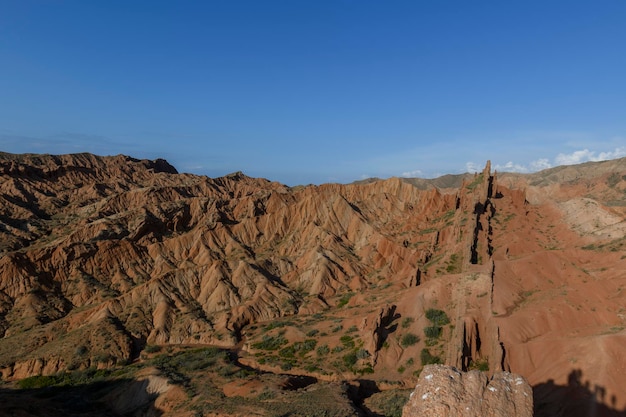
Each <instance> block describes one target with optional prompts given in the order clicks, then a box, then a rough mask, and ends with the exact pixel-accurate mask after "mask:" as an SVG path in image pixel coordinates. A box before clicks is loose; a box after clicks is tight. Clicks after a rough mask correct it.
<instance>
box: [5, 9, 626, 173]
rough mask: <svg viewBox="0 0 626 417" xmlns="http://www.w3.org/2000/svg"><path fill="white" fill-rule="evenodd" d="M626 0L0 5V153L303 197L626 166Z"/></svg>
mask: <svg viewBox="0 0 626 417" xmlns="http://www.w3.org/2000/svg"><path fill="white" fill-rule="evenodd" d="M624 21H626V2H624V1H623V0H614V1H593V2H592V1H586V2H579V1H545V0H544V1H524V2H503V1H474V2H469V1H439V2H434V1H417V0H414V1H367V0H335V1H324V0H318V1H299V0H285V1H272V0H266V1H256V0H255V1H237V0H232V1H185V0H181V1H167V2H165V1H137V0H135V1H133V0H126V1H115V0H106V1H96V0H93V1H83V0H76V1H64V0H54V1H53V0H47V1H44V0H40V1H33V0H19V1H18V0H15V1H8V0H0V150H2V151H6V152H13V153H22V152H34V153H52V154H58V153H70V152H93V153H96V154H100V155H115V154H120V153H123V154H128V155H132V156H134V157H139V158H158V157H162V158H166V159H168V160H169V161H170V162H171V163H172V164H174V165H175V166H176V167H177V168H178V169H179V171H183V172H192V173H197V174H204V175H209V176H219V175H224V174H227V173H230V172H233V171H239V170H241V171H244V172H245V173H246V174H248V175H251V176H260V177H266V178H269V179H272V180H277V181H281V182H283V183H286V184H289V185H295V184H306V183H323V182H350V181H354V180H358V179H361V178H365V177H374V176H376V177H383V178H385V177H390V176H419V177H433V176H437V175H441V174H446V173H460V172H465V171H468V170H469V171H471V170H475V169H480V168H482V166H484V164H485V161H486V160H488V159H490V160H491V161H492V165H493V166H495V167H496V168H497V169H499V170H511V171H521V172H529V171H533V170H536V169H540V168H545V167H549V166H555V165H559V164H564V163H576V162H584V161H588V160H599V159H612V158H616V157H622V156H626V77H625V76H624V73H625V72H626V53H625V52H624V51H625V45H626V25H625V24H624Z"/></svg>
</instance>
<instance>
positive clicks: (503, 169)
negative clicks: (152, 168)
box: [0, 150, 626, 186]
mask: <svg viewBox="0 0 626 417" xmlns="http://www.w3.org/2000/svg"><path fill="white" fill-rule="evenodd" d="M0 153H8V154H11V155H16V156H19V155H36V156H40V155H49V156H61V155H81V154H89V155H94V156H96V157H101V158H106V157H115V156H125V157H129V158H133V159H136V160H150V161H156V160H158V159H160V160H164V161H166V162H167V163H168V164H170V165H171V166H173V167H174V168H175V169H176V171H178V173H179V174H191V175H198V176H206V177H208V178H220V177H227V176H229V175H233V174H237V173H242V174H243V175H245V176H247V177H250V178H260V179H265V180H269V181H272V182H279V183H281V184H284V185H287V186H307V185H323V184H351V183H355V182H361V181H368V180H380V181H385V180H388V179H392V178H400V179H419V180H436V179H438V178H441V177H444V176H448V175H450V176H463V175H473V174H478V173H479V172H482V171H483V170H484V169H485V167H486V166H487V163H491V172H496V173H501V174H502V173H506V174H520V175H530V174H534V173H538V172H541V171H545V170H549V169H552V168H558V167H564V166H575V165H582V164H587V163H600V162H608V161H615V160H618V159H626V156H618V157H615V158H607V159H594V160H584V161H575V162H571V163H563V164H560V165H554V166H550V167H546V168H541V169H537V170H534V171H527V172H520V171H514V170H507V167H506V166H504V167H501V166H498V165H495V166H494V164H493V163H492V162H491V160H490V159H487V160H486V161H484V163H483V164H482V165H479V164H476V165H474V167H475V169H474V170H472V171H469V170H468V171H464V172H444V173H441V174H439V175H437V176H434V177H423V176H422V177H420V176H415V177H409V176H402V175H392V176H389V177H367V178H358V179H354V180H349V181H345V182H332V181H330V182H320V183H299V184H287V183H284V182H282V181H280V180H277V179H275V178H271V177H263V176H256V175H250V174H249V173H247V172H246V171H244V170H241V169H235V170H233V171H231V172H226V173H224V174H221V175H216V176H210V175H206V174H197V173H193V172H187V171H183V170H180V169H179V168H178V167H177V166H176V165H175V164H173V163H172V162H171V161H169V160H168V159H167V158H161V157H155V158H140V157H136V156H134V155H128V154H124V153H117V154H110V155H101V154H96V153H92V152H71V153H66V154H58V153H33V152H24V153H13V152H6V151H3V150H0Z"/></svg>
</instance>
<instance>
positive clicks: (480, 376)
mask: <svg viewBox="0 0 626 417" xmlns="http://www.w3.org/2000/svg"><path fill="white" fill-rule="evenodd" d="M532 415H533V391H532V388H531V387H530V385H529V384H528V382H526V380H525V379H524V378H523V377H521V376H519V375H516V374H511V373H509V372H496V373H495V374H494V375H493V377H492V378H491V379H489V378H488V377H487V374H486V373H484V372H481V371H469V372H460V371H458V370H457V369H456V368H453V367H450V366H444V365H427V366H425V367H424V370H423V371H422V373H421V375H420V378H419V381H418V383H417V385H416V386H415V390H414V391H413V392H412V393H411V398H410V399H409V401H408V402H407V404H406V405H405V406H404V409H403V410H402V416H403V417H418V416H429V417H444V416H445V417H456V416H459V417H460V416H464V417H468V416H477V417H479V416H480V417H532Z"/></svg>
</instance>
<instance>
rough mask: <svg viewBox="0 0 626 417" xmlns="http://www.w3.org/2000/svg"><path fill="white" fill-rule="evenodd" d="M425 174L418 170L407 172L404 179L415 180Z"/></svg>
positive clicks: (403, 175)
mask: <svg viewBox="0 0 626 417" xmlns="http://www.w3.org/2000/svg"><path fill="white" fill-rule="evenodd" d="M423 174H424V173H423V172H422V170H421V169H416V170H413V171H406V172H403V173H402V175H401V176H402V177H404V178H415V177H420V176H422V175H423Z"/></svg>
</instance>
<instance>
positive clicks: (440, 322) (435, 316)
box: [426, 308, 450, 326]
mask: <svg viewBox="0 0 626 417" xmlns="http://www.w3.org/2000/svg"><path fill="white" fill-rule="evenodd" d="M426 318H427V319H428V320H430V322H431V323H432V324H434V325H435V326H445V325H446V324H448V323H450V319H449V318H448V315H447V314H446V312H445V311H443V310H437V309H434V308H429V309H428V310H426Z"/></svg>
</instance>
